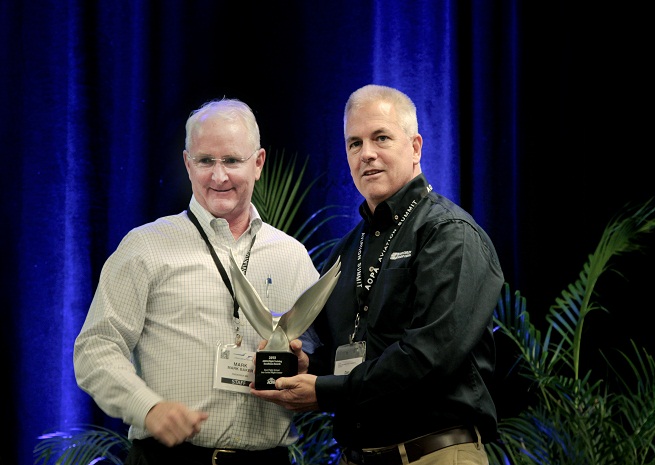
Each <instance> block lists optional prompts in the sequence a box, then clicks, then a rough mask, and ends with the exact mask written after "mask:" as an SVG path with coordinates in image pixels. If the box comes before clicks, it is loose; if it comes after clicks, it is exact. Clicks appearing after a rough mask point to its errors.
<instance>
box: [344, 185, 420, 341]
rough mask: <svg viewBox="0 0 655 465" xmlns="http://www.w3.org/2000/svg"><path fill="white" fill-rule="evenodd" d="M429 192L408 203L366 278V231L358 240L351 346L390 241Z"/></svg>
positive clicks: (369, 268) (366, 308)
mask: <svg viewBox="0 0 655 465" xmlns="http://www.w3.org/2000/svg"><path fill="white" fill-rule="evenodd" d="M430 191H432V186H430V185H428V186H427V187H426V188H425V190H424V191H423V192H421V195H420V196H419V198H418V199H414V200H412V201H411V202H410V204H409V206H408V207H407V210H405V214H404V215H403V216H402V217H401V218H400V219H399V220H398V222H397V223H396V227H395V228H393V230H392V231H391V232H390V233H389V236H388V237H387V240H386V242H385V244H384V246H383V247H382V249H381V250H380V252H379V253H378V257H377V267H376V266H375V262H374V264H373V265H371V266H369V267H368V275H367V276H366V277H364V276H362V270H363V269H364V267H363V263H362V262H363V258H364V254H363V249H364V239H365V238H366V231H364V232H362V235H361V237H360V239H359V248H358V250H357V273H356V275H355V288H356V293H357V304H358V305H357V315H356V316H355V329H354V331H353V333H352V335H351V336H350V343H351V344H352V342H353V340H354V339H355V334H357V330H358V329H359V320H360V313H361V310H364V312H367V311H368V305H366V303H367V302H368V297H369V294H370V293H371V288H372V287H373V284H375V281H376V280H377V278H378V273H379V272H380V267H381V266H382V260H383V259H384V257H385V255H386V254H387V251H388V250H389V245H390V244H391V241H392V239H393V238H394V237H395V235H396V233H397V232H398V230H399V229H400V228H401V226H402V225H403V224H404V223H405V220H406V219H407V218H408V217H409V215H410V214H411V213H412V212H413V211H414V209H415V208H416V206H417V205H418V203H419V202H420V201H421V200H423V199H424V198H425V197H426V196H427V195H428V194H429V193H430Z"/></svg>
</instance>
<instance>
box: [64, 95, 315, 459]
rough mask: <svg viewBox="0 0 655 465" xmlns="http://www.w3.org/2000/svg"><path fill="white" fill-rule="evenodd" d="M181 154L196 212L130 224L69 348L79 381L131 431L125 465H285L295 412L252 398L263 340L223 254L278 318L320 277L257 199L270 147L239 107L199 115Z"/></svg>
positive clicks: (221, 103) (231, 104) (220, 104)
mask: <svg viewBox="0 0 655 465" xmlns="http://www.w3.org/2000/svg"><path fill="white" fill-rule="evenodd" d="M183 158H184V164H185V166H186V169H187V172H188V175H189V179H190V181H191V186H192V191H193V195H192V197H191V201H190V204H189V209H188V210H187V211H184V212H182V213H179V214H177V215H171V216H166V217H163V218H159V219H158V220H156V221H154V222H152V223H148V224H145V225H142V226H140V227H137V228H135V229H133V230H132V231H130V232H129V233H128V234H127V235H126V236H125V237H124V238H123V240H122V241H121V243H120V244H119V246H118V248H117V249H116V251H115V252H114V253H113V254H112V255H111V256H110V257H109V258H108V259H107V261H106V263H105V265H104V267H103V269H102V273H101V275H100V280H99V283H98V288H97V290H96V293H95V296H94V298H93V302H92V303H91V306H90V309H89V312H88V315H87V317H86V320H85V322H84V326H83V327H82V329H81V331H80V334H79V335H78V337H77V339H76V341H75V348H74V364H75V376H76V379H77V382H78V384H79V386H80V387H81V388H82V389H83V390H84V391H86V392H87V393H89V394H90V395H91V396H92V397H93V399H94V400H95V402H96V403H97V404H98V406H99V407H100V408H101V409H102V410H103V411H104V412H106V413H107V414H108V415H110V416H112V417H117V418H121V419H122V420H123V421H124V422H125V423H127V424H129V425H130V429H129V433H128V437H129V439H131V440H132V443H133V445H132V448H131V449H130V453H129V458H128V461H127V464H133V465H136V464H140V465H145V464H149V465H153V464H155V463H156V464H157V465H162V464H168V463H170V464H173V463H174V464H176V465H179V464H181V463H184V464H185V465H189V464H196V463H198V464H207V465H211V464H213V463H266V464H267V465H273V464H284V465H288V464H289V457H288V451H287V446H288V445H290V444H292V443H293V442H294V441H295V440H296V439H297V437H296V434H295V432H294V431H293V428H292V423H291V420H292V413H291V412H289V411H287V410H286V409H284V408H282V407H279V406H277V405H275V404H273V403H270V402H266V401H264V400H262V399H258V398H256V397H254V396H252V395H250V393H249V388H248V385H249V383H250V380H251V379H252V375H253V357H254V354H255V351H256V350H257V347H258V344H259V342H260V341H261V339H262V337H261V336H260V335H259V334H258V333H257V332H256V331H255V330H254V329H253V328H252V327H251V326H250V324H249V323H248V321H247V319H246V318H245V317H244V315H243V311H242V310H241V309H239V308H238V305H236V304H235V300H234V298H233V291H232V287H231V283H230V278H229V263H230V262H229V254H230V251H232V253H233V254H234V257H235V258H236V260H237V263H239V264H240V265H241V270H242V271H243V272H244V274H245V276H246V277H247V279H248V281H249V282H250V283H251V284H252V285H253V287H254V288H255V290H256V291H257V292H258V294H259V295H260V296H261V298H262V300H263V302H264V304H265V305H266V307H268V308H269V309H271V310H272V311H276V312H280V313H281V312H284V311H286V310H288V309H290V308H291V307H292V305H293V304H294V302H295V301H296V299H297V298H298V297H299V296H300V295H301V294H302V292H303V291H304V290H305V289H307V288H308V287H309V286H311V285H312V284H313V283H314V282H316V280H317V279H318V272H317V271H316V269H315V268H314V265H313V263H312V261H311V258H310V257H309V255H308V253H307V250H306V249H305V247H304V246H303V245H302V244H301V243H300V242H299V241H297V240H296V239H294V238H292V237H291V236H289V235H287V234H285V233H283V232H282V231H280V230H278V229H275V228H274V227H272V226H271V225H268V224H266V223H263V222H262V220H261V218H260V216H259V214H258V212H257V210H256V208H255V207H254V205H253V204H252V203H251V198H252V193H253V189H254V185H255V182H256V181H257V180H258V179H259V177H260V175H261V171H262V167H263V165H264V161H265V159H266V151H265V150H264V149H262V148H261V147H260V133H259V128H258V125H257V122H256V119H255V117H254V115H253V113H252V111H251V109H250V108H249V107H248V106H247V105H246V104H245V103H243V102H241V101H238V100H232V99H222V100H215V101H211V102H207V103H206V104H204V105H203V106H202V107H200V108H199V109H198V110H195V111H194V112H192V113H191V115H190V117H189V119H188V120H187V123H186V141H185V150H184V152H183ZM221 268H223V270H221ZM294 344H296V342H294ZM292 348H293V349H294V350H296V351H299V350H300V347H299V346H295V345H294V346H293V347H292Z"/></svg>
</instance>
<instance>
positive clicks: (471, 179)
mask: <svg viewBox="0 0 655 465" xmlns="http://www.w3.org/2000/svg"><path fill="white" fill-rule="evenodd" d="M235 3H237V2H222V1H214V0H195V1H190V2H178V1H172V0H168V1H161V2H146V1H124V0H119V1H98V2H85V1H82V0H68V1H64V2H60V1H54V0H52V1H37V2H18V1H14V0H8V1H4V2H0V38H1V39H2V40H1V42H0V43H1V44H2V45H0V99H1V102H2V105H1V108H0V115H2V124H1V125H0V127H1V129H0V130H1V131H2V132H1V134H2V138H1V141H2V154H3V155H4V156H3V167H2V168H1V171H0V172H1V177H0V182H1V183H2V189H3V195H2V200H1V201H0V205H1V206H2V213H3V215H2V216H3V218H4V223H3V228H2V274H1V275H0V278H1V282H2V284H1V286H2V287H1V290H2V292H1V294H0V299H1V300H0V302H2V304H1V305H2V309H3V312H4V321H3V325H2V333H1V335H2V338H1V339H0V340H1V341H2V342H0V349H1V350H2V353H3V358H2V360H3V361H4V362H5V363H4V367H5V369H6V370H7V371H8V372H9V376H8V380H9V382H8V386H7V388H8V390H9V396H8V397H6V398H5V402H4V403H3V407H2V408H1V409H0V412H2V418H3V419H5V424H6V426H8V429H7V428H6V429H5V431H8V432H6V433H5V434H4V436H3V439H2V447H1V448H0V463H7V464H8V463H12V464H14V463H15V464H21V465H28V464H31V463H32V462H33V461H32V449H33V447H34V445H35V444H36V442H37V439H36V438H37V436H38V435H39V434H42V433H43V432H45V431H47V430H50V429H56V428H61V427H65V426H67V425H71V424H74V423H78V422H94V423H99V424H103V423H104V424H109V425H112V426H114V427H121V426H122V425H121V422H120V420H111V419H108V418H106V417H105V416H104V414H103V413H102V412H100V411H99V409H98V408H97V407H96V406H95V404H94V403H93V401H92V400H91V399H90V398H89V397H88V396H87V395H86V394H85V393H83V392H82V391H80V390H79V388H77V386H76V384H75V380H74V375H73V368H72V344H73V341H74V338H75V336H76V334H77V332H78V331H79V329H80V327H81V325H82V322H83V320H84V317H85V315H86V311H87V309H88V306H89V304H90V302H91V299H92V296H93V292H94V290H95V286H96V283H97V280H98V277H99V274H100V269H101V267H102V264H103V262H104V260H105V259H106V258H107V256H108V255H109V254H110V253H111V252H112V251H113V250H114V249H115V248H116V246H117V245H118V242H119V241H120V239H121V238H122V237H123V235H124V234H125V233H127V231H128V230H130V229H131V228H133V227H135V226H137V225H140V224H142V223H144V222H147V221H151V220H154V219H155V218H157V217H159V216H162V215H166V214H174V213H177V212H179V211H181V210H182V209H184V208H185V207H186V205H187V202H188V201H189V197H190V194H191V191H190V187H189V184H188V179H187V177H186V172H185V170H184V167H183V164H182V159H181V156H182V149H183V144H184V122H185V120H186V117H187V116H188V114H189V112H190V111H191V110H193V109H194V108H197V107H198V106H199V105H200V104H201V103H203V102H204V101H206V100H208V99H211V98H220V97H222V96H228V97H236V98H240V99H242V100H244V101H246V102H247V103H248V104H249V105H251V107H252V108H253V109H254V111H255V113H256V115H257V117H258V118H259V122H260V126H261V132H262V144H263V146H264V147H265V148H267V149H268V150H269V157H270V156H272V155H273V154H274V153H275V151H276V150H280V151H281V150H285V151H286V152H288V153H290V154H293V153H296V154H298V155H299V156H301V157H304V156H309V157H310V163H309V167H308V170H309V176H311V177H317V176H320V179H319V182H318V184H317V188H315V189H314V191H313V194H312V197H311V199H309V201H308V205H307V206H305V210H306V212H311V211H314V210H316V209H318V208H320V207H321V206H323V205H326V204H341V205H347V206H348V207H349V211H350V212H351V214H352V215H356V207H357V204H358V203H359V201H360V200H359V199H360V197H359V194H358V193H357V192H356V190H355V189H354V187H353V186H352V181H351V178H350V174H349V171H348V167H347V164H346V161H345V155H344V147H343V120H342V117H343V105H344V103H345V101H346V99H347V97H348V95H349V94H350V92H352V91H353V90H354V89H356V88H357V87H359V86H361V85H364V84H366V83H369V82H375V83H379V84H387V85H391V86H395V87H398V88H400V89H401V90H404V91H405V92H406V93H408V94H409V95H410V96H411V97H412V98H413V99H414V101H415V102H416V104H417V107H418V111H419V130H420V132H421V133H422V135H423V136H424V151H423V160H422V166H423V169H424V171H425V172H426V174H427V176H428V178H429V179H430V181H431V182H432V184H433V187H434V188H435V190H437V191H438V192H441V193H443V194H445V195H447V196H449V197H451V198H452V199H453V200H455V201H458V202H460V203H461V204H462V205H463V206H464V207H465V208H466V209H468V210H469V211H471V212H472V213H473V214H474V216H475V217H476V218H477V219H478V220H479V222H480V223H481V224H482V225H483V226H484V227H485V228H486V229H487V230H488V232H489V233H490V235H491V237H492V239H493V240H494V242H495V244H496V246H497V248H498V251H499V253H500V256H501V259H502V262H503V267H504V269H505V273H506V278H507V281H508V282H509V283H510V285H512V287H513V288H514V289H520V290H521V291H522V293H523V294H524V295H527V297H528V301H529V302H530V303H531V305H530V308H531V310H532V311H534V312H541V315H543V314H545V312H546V310H547V307H548V305H550V304H551V303H552V302H553V301H554V298H555V297H556V296H557V295H558V293H559V292H560V291H561V290H562V289H564V288H565V286H566V285H567V284H568V283H569V282H572V281H574V280H575V279H576V278H577V273H578V272H579V271H580V269H581V266H582V264H583V262H584V260H585V258H586V255H587V254H589V253H591V252H592V251H593V247H595V245H596V242H597V240H598V238H599V235H600V232H601V230H602V227H603V226H604V225H605V223H606V222H607V221H608V220H609V219H610V217H611V216H612V215H613V214H614V213H617V212H618V211H619V210H620V209H621V208H622V207H623V205H624V204H625V203H627V202H629V201H642V200H645V199H646V198H648V197H649V196H652V195H654V194H655V188H654V184H653V181H652V176H651V173H652V170H651V168H650V161H649V159H650V158H651V156H652V155H653V150H652V142H651V139H650V132H651V130H652V116H651V115H652V111H651V108H652V105H651V104H652V103H653V102H652V82H653V79H652V78H653V72H652V70H651V67H650V64H649V62H650V61H652V60H651V55H652V45H650V44H652V43H655V42H653V40H652V39H653V37H652V36H653V31H652V28H651V27H650V25H649V24H647V23H648V19H647V18H649V17H650V14H649V13H646V12H645V11H641V8H639V9H636V7H635V6H626V7H624V6H621V7H619V6H611V7H610V6H608V7H601V6H598V5H597V4H591V3H590V4H589V5H584V4H583V3H582V2H580V3H576V4H575V5H571V4H570V3H569V2H555V3H552V4H548V5H543V4H542V5H534V4H533V3H532V2H521V1H519V0H514V1H511V0H506V1H500V2H485V1H463V2H462V1H455V0H450V1H448V0H445V1H438V2H435V1H427V0H419V1H415V2H397V1H394V0H381V1H363V2H352V1H341V0H338V1H334V2H325V3H320V4H318V3H316V4H314V2H259V3H254V2H253V3H250V2H245V3H243V2H242V3H240V4H238V5H237V4H235ZM631 8H632V9H631ZM644 10H645V7H644ZM355 221H356V218H353V220H352V222H346V221H344V222H341V223H339V224H334V225H331V226H330V227H329V228H327V229H326V230H325V235H326V236H329V237H332V236H334V235H341V234H343V233H344V232H345V231H346V230H348V229H349V228H350V227H351V226H352V224H354V222H355ZM640 260H641V261H639V260H635V262H634V263H633V265H634V266H636V267H638V269H639V270H641V271H640V272H638V273H630V274H629V277H630V278H632V279H633V282H636V285H638V286H643V288H647V286H648V284H650V283H652V279H653V278H654V277H655V273H653V271H652V254H651V255H648V256H646V257H645V258H642V259H640ZM639 267H641V268H639ZM622 286H623V287H620V289H621V290H625V292H630V294H631V296H630V299H631V300H629V301H628V305H629V307H630V311H632V312H634V314H633V315H631V317H630V318H631V319H632V320H633V321H639V320H640V319H642V318H644V317H645V316H646V315H647V313H648V311H649V310H650V307H651V306H652V305H650V304H649V300H647V298H646V297H647V296H646V292H645V291H641V290H640V291H636V290H635V289H634V287H630V288H628V287H626V286H627V285H622ZM628 289H629V290H628ZM532 302H534V304H532ZM539 309H542V310H539ZM610 314H611V311H610ZM601 321H604V322H605V323H607V324H608V326H612V334H616V333H617V332H618V333H619V334H620V336H617V340H618V339H627V338H628V337H636V338H638V339H639V340H640V342H642V343H644V344H645V343H646V341H650V339H649V338H650V335H647V334H645V330H644V329H639V328H635V327H634V326H631V325H630V324H629V323H628V322H626V321H625V320H624V319H621V318H620V317H619V315H615V316H606V317H605V319H604V320H601ZM617 323H618V324H617ZM623 330H625V332H622V331H623ZM609 333H610V331H609V330H607V331H601V332H600V333H597V334H596V337H595V342H602V341H603V338H607V336H608V334H609ZM500 355H501V356H502V354H500ZM517 395H520V393H519V394H517ZM502 400H503V399H500V401H501V402H502ZM501 412H503V410H502V409H501Z"/></svg>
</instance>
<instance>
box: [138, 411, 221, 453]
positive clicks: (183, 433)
mask: <svg viewBox="0 0 655 465" xmlns="http://www.w3.org/2000/svg"><path fill="white" fill-rule="evenodd" d="M207 417H209V414H208V413H205V412H197V411H194V410H189V409H188V408H187V406H186V405H184V404H182V403H180V402H160V403H158V404H155V406H154V407H153V408H151V409H150V411H149V412H148V414H147V415H146V421H145V423H146V429H147V430H148V431H149V432H150V434H152V436H153V437H154V438H155V439H157V440H158V441H159V442H161V443H162V444H164V445H166V446H168V447H172V446H175V445H177V444H181V443H182V442H184V441H185V440H187V439H190V438H192V437H194V436H195V435H196V434H198V433H199V432H200V427H201V426H202V423H203V422H204V421H205V420H206V419H207Z"/></svg>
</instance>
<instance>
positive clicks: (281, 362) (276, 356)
mask: <svg viewBox="0 0 655 465" xmlns="http://www.w3.org/2000/svg"><path fill="white" fill-rule="evenodd" d="M297 374H298V357H296V355H295V354H294V353H292V352H285V351H279V352H278V351H270V352H269V351H265V350H264V351H260V352H257V356H256V357H255V389H260V390H270V389H275V380H276V379H278V378H282V377H286V376H295V375H297Z"/></svg>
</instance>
